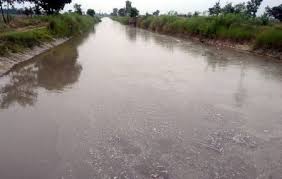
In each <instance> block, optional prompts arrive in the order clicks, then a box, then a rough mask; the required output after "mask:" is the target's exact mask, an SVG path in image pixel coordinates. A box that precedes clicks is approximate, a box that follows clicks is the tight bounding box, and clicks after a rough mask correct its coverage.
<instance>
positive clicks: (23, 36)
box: [0, 14, 99, 56]
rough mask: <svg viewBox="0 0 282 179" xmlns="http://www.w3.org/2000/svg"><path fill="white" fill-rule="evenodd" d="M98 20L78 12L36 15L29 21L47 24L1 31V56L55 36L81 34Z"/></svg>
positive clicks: (26, 21)
mask: <svg viewBox="0 0 282 179" xmlns="http://www.w3.org/2000/svg"><path fill="white" fill-rule="evenodd" d="M18 21H19V20H18ZM98 21H99V19H98V18H93V17H90V16H80V15H77V14H64V15H55V16H41V17H34V18H32V19H30V20H29V22H36V24H39V23H41V24H45V26H43V27H40V28H33V29H24V30H16V29H11V30H10V31H5V32H2V33H0V56H5V55H7V54H9V53H16V52H21V51H23V50H24V49H26V48H32V47H34V46H36V45H40V44H41V43H43V42H48V41H52V40H53V39H54V38H63V37H71V36H74V35H77V34H81V33H83V32H85V31H87V30H89V29H90V28H91V27H92V26H93V25H94V24H95V23H98ZM23 23H25V24H26V23H28V19H25V22H23ZM31 25H34V24H31ZM24 27H25V26H24ZM27 27H28V26H27Z"/></svg>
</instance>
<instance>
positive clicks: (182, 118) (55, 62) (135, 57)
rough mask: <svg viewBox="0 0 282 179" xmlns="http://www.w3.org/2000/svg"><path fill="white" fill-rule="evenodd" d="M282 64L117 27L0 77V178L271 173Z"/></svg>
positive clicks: (278, 133) (275, 173)
mask: <svg viewBox="0 0 282 179" xmlns="http://www.w3.org/2000/svg"><path fill="white" fill-rule="evenodd" d="M281 176H282V63H281V62H278V61H275V60H273V59H269V58H266V57H258V56H253V55H251V54H245V53H239V52H235V51H232V50H228V49H217V48H214V47H210V46H205V45H203V44H198V43H195V42H190V41H184V40H181V39H177V38H173V37H169V36H165V35H160V34H154V33H151V32H148V31H145V30H141V29H136V28H131V27H126V26H122V25H120V24H119V23H117V22H113V21H111V20H110V19H103V22H101V23H100V24H99V25H97V26H96V27H95V31H93V32H91V33H90V34H87V35H85V36H83V37H80V38H75V39H73V40H71V41H70V42H68V43H66V44H63V45H61V46H59V47H57V48H55V49H52V50H50V51H49V52H47V53H44V54H42V55H40V56H38V57H36V58H34V59H33V60H31V61H29V62H26V63H23V64H21V65H18V66H17V67H16V68H14V69H13V70H12V71H11V72H10V73H9V74H8V75H6V76H4V77H2V78H1V79H0V178H1V179H2V178H3V179H93V178H99V179H100V178H101V179H126V178H130V179H147V178H157V179H188V178H191V179H192V178H193V179H194V178H195V179H196V178H199V179H217V178H220V179H225V178H226V179H231V178H234V179H245V178H246V179H265V178H272V179H280V178H282V177H281Z"/></svg>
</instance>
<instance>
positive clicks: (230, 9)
mask: <svg viewBox="0 0 282 179" xmlns="http://www.w3.org/2000/svg"><path fill="white" fill-rule="evenodd" d="M221 12H222V13H224V14H230V13H234V12H235V8H234V7H233V5H232V3H228V4H226V5H225V6H224V7H223V8H222V9H221Z"/></svg>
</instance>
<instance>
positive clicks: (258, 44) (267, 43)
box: [255, 27, 282, 51]
mask: <svg viewBox="0 0 282 179" xmlns="http://www.w3.org/2000/svg"><path fill="white" fill-rule="evenodd" d="M255 48H267V49H272V48H275V49H278V50H280V51H282V28H279V27H270V28H268V29H266V30H264V31H262V32H261V33H259V34H258V35H257V37H256V40H255Z"/></svg>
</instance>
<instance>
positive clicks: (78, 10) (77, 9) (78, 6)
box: [73, 4, 82, 15]
mask: <svg viewBox="0 0 282 179" xmlns="http://www.w3.org/2000/svg"><path fill="white" fill-rule="evenodd" d="M73 8H74V12H75V13H77V14H79V15H82V8H81V4H74V5H73Z"/></svg>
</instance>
